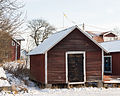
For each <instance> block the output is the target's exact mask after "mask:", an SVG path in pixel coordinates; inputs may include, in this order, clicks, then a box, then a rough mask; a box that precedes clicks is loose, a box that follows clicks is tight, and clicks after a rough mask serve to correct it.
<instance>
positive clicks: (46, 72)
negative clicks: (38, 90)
mask: <svg viewBox="0 0 120 96" xmlns="http://www.w3.org/2000/svg"><path fill="white" fill-rule="evenodd" d="M45 84H47V52H46V53H45Z"/></svg>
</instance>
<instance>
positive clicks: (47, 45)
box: [28, 25, 107, 55]
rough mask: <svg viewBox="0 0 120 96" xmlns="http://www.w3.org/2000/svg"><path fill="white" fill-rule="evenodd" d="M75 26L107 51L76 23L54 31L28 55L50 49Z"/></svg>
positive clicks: (42, 52)
mask: <svg viewBox="0 0 120 96" xmlns="http://www.w3.org/2000/svg"><path fill="white" fill-rule="evenodd" d="M75 28H77V29H79V30H80V31H81V32H82V33H83V34H85V35H86V36H87V37H88V38H89V39H91V40H92V41H93V42H94V43H95V44H96V45H98V46H99V47H100V48H101V49H103V50H104V51H105V52H107V51H106V50H105V49H104V48H102V47H101V46H100V45H99V44H98V43H97V42H96V41H95V40H93V39H92V36H91V35H90V34H89V33H87V32H84V31H83V30H81V29H80V28H79V27H78V26H77V25H76V26H73V27H70V28H67V29H65V30H62V31H59V32H57V33H54V34H53V35H51V36H50V37H49V38H47V39H46V40H44V42H42V43H41V44H40V45H39V46H37V47H36V48H35V49H33V50H32V51H31V52H29V53H28V55H36V54H44V53H45V52H47V51H48V50H50V49H51V48H52V47H53V46H55V45H56V44H57V43H58V42H59V41H61V40H62V39H63V38H65V37H66V36H67V35H68V34H69V33H71V32H72V31H73V30H74V29H75Z"/></svg>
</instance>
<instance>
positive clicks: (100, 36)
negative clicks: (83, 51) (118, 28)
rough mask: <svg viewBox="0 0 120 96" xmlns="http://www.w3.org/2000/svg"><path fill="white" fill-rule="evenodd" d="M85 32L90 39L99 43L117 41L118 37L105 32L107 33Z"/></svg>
mask: <svg viewBox="0 0 120 96" xmlns="http://www.w3.org/2000/svg"><path fill="white" fill-rule="evenodd" d="M86 32H87V33H89V34H90V35H91V36H92V38H93V39H94V40H96V41H97V42H99V43H100V42H106V41H112V40H118V36H117V35H116V34H115V32H113V31H107V32H97V31H86Z"/></svg>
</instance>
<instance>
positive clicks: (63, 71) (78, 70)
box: [28, 26, 111, 84]
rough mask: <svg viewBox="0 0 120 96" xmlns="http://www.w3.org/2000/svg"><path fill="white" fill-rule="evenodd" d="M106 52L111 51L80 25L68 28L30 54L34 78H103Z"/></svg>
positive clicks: (50, 81)
mask: <svg viewBox="0 0 120 96" xmlns="http://www.w3.org/2000/svg"><path fill="white" fill-rule="evenodd" d="M104 54H111V53H109V50H107V49H106V48H104V46H102V45H101V44H98V43H97V42H96V41H95V40H93V39H92V37H91V35H89V34H88V33H87V32H84V31H82V30H81V29H80V28H79V27H78V26H73V27H70V28H67V29H65V30H62V31H59V32H57V33H55V34H53V35H52V36H50V37H49V38H47V39H46V40H45V41H44V42H43V43H41V44H40V45H39V46H38V47H36V48H35V49H33V50H32V51H31V52H30V53H29V54H28V55H30V74H31V79H33V80H35V81H37V82H40V83H42V84H84V83H85V82H98V81H103V82H104V77H105V76H104V58H105V57H104ZM105 59H106V58H105ZM107 75H108V74H107Z"/></svg>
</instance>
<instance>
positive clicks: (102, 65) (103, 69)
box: [102, 50, 104, 81]
mask: <svg viewBox="0 0 120 96" xmlns="http://www.w3.org/2000/svg"><path fill="white" fill-rule="evenodd" d="M103 77H104V51H103V50H102V81H103Z"/></svg>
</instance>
